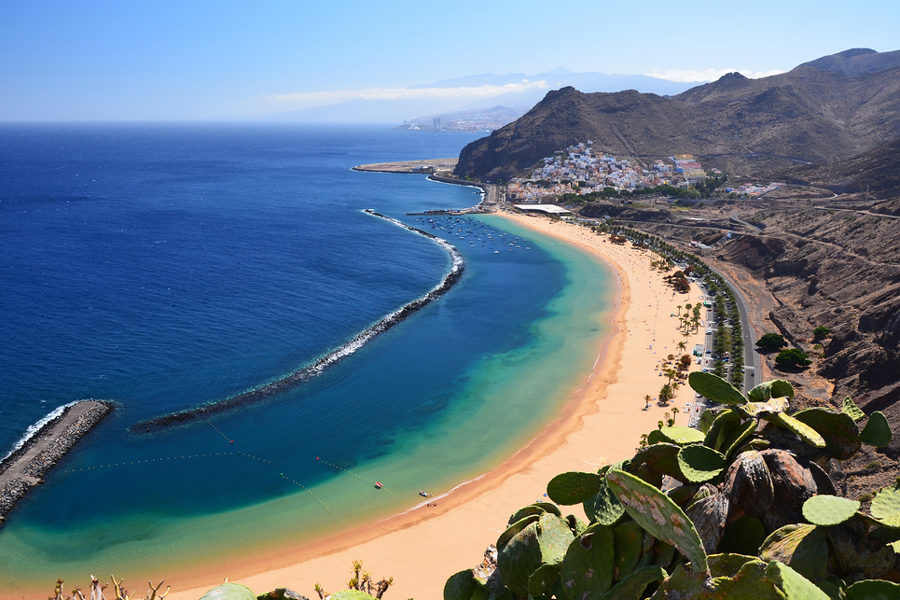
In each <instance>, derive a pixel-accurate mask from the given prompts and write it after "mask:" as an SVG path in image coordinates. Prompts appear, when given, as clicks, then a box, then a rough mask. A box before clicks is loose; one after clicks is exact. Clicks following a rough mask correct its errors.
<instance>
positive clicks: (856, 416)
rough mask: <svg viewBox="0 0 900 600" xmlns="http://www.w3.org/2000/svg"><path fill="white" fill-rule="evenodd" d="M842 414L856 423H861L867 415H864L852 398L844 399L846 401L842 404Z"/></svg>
mask: <svg viewBox="0 0 900 600" xmlns="http://www.w3.org/2000/svg"><path fill="white" fill-rule="evenodd" d="M841 412H842V413H844V414H846V415H847V416H848V417H850V418H851V419H853V420H854V421H860V420H862V419H865V418H866V413H864V412H863V411H862V410H861V409H860V408H859V407H858V406H857V405H856V403H855V402H854V401H853V399H852V398H850V396H847V397H846V398H844V401H843V402H842V403H841Z"/></svg>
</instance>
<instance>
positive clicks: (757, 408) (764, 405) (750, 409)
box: [741, 398, 790, 417]
mask: <svg viewBox="0 0 900 600" xmlns="http://www.w3.org/2000/svg"><path fill="white" fill-rule="evenodd" d="M789 406H790V405H789V404H788V399H787V398H769V399H768V400H766V401H765V402H748V403H747V404H744V405H743V406H741V410H742V411H743V412H744V413H746V414H747V416H750V417H758V416H761V415H765V414H769V413H775V412H784V411H786V410H787V409H788V407H789Z"/></svg>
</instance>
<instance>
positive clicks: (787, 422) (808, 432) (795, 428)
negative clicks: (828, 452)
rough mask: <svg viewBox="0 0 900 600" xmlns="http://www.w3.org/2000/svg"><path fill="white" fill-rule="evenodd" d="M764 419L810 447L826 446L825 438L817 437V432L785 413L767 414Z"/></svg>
mask: <svg viewBox="0 0 900 600" xmlns="http://www.w3.org/2000/svg"><path fill="white" fill-rule="evenodd" d="M764 418H765V419H766V420H767V421H769V422H770V423H772V424H774V425H777V426H778V427H782V428H784V429H787V430H788V431H792V432H793V433H795V434H797V437H799V438H800V439H801V440H803V441H804V442H806V443H807V444H809V445H811V446H815V447H816V448H824V447H825V446H826V444H825V438H823V437H822V436H821V435H819V432H818V431H816V430H815V429H813V428H812V427H810V426H809V425H807V424H806V423H803V422H802V421H798V420H797V419H795V418H794V417H792V416H790V415H789V414H787V413H785V412H776V413H771V414H767V415H765V416H764Z"/></svg>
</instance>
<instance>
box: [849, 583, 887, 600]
mask: <svg viewBox="0 0 900 600" xmlns="http://www.w3.org/2000/svg"><path fill="white" fill-rule="evenodd" d="M844 597H845V598H846V599H847V600H896V599H897V598H900V583H894V582H893V581H884V580H883V579H864V580H863V581H857V582H856V583H854V584H853V585H851V586H850V587H848V588H847V589H846V590H845V591H844Z"/></svg>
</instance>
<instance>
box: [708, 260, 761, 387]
mask: <svg viewBox="0 0 900 600" xmlns="http://www.w3.org/2000/svg"><path fill="white" fill-rule="evenodd" d="M706 266H707V267H709V264H708V263H707V265H706ZM709 268H710V270H711V271H712V272H713V273H716V274H717V275H719V277H721V278H722V279H723V280H725V285H727V286H728V287H729V288H730V289H731V291H732V292H734V297H735V300H736V301H737V307H738V314H740V317H741V332H742V334H743V336H744V340H743V341H744V365H745V367H746V368H745V369H744V392H749V391H750V390H751V389H752V388H753V386H755V385H756V384H757V383H758V381H757V380H759V378H760V377H761V375H760V366H761V364H762V361H761V360H760V358H759V353H758V352H757V351H756V340H757V339H758V338H757V337H756V332H755V331H754V330H753V326H752V325H750V313H749V311H748V310H747V300H746V299H745V298H744V295H743V294H742V293H741V290H740V288H739V287H738V286H736V285H735V284H734V282H733V281H731V280H730V279H729V278H728V277H726V276H725V274H724V273H721V272H720V271H717V270H716V269H713V268H712V267H709Z"/></svg>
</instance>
